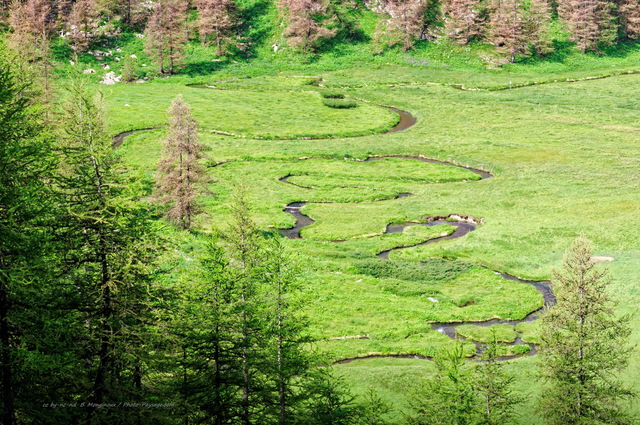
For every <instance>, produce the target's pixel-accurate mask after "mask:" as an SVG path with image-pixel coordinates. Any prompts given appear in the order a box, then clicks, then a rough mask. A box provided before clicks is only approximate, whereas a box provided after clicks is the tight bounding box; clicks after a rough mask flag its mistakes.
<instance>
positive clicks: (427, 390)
mask: <svg viewBox="0 0 640 425" xmlns="http://www.w3.org/2000/svg"><path fill="white" fill-rule="evenodd" d="M465 359H466V357H465V353H464V347H463V345H462V343H460V342H457V343H456V346H455V347H454V348H453V349H452V350H450V351H449V350H447V351H443V352H441V353H439V354H438V355H437V356H435V357H434V362H435V366H436V374H435V376H434V377H433V378H432V379H431V380H429V381H427V384H426V386H425V387H424V388H421V389H420V390H419V392H418V393H417V394H416V396H415V398H414V400H413V401H412V405H413V408H414V410H415V411H416V414H415V415H414V416H413V417H412V418H410V419H409V423H410V424H412V425H443V424H448V425H471V424H474V423H475V421H476V419H477V396H476V392H475V389H474V388H473V385H472V380H473V379H472V373H473V371H472V369H471V367H470V366H469V365H468V364H466V360H465Z"/></svg>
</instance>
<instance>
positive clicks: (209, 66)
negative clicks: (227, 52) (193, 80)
mask: <svg viewBox="0 0 640 425" xmlns="http://www.w3.org/2000/svg"><path fill="white" fill-rule="evenodd" d="M227 65H228V62H227V61H200V62H192V63H188V64H186V65H185V66H184V67H183V68H181V69H180V72H179V74H182V75H188V76H189V77H197V76H201V75H209V74H213V73H214V72H217V71H220V70H221V69H223V68H225V67H226V66H227Z"/></svg>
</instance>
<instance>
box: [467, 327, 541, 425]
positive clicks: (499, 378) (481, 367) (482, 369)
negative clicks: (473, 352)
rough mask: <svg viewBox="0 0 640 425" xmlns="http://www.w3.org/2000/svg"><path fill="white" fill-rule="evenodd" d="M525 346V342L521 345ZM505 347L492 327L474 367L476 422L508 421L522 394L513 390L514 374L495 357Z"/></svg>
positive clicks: (497, 423) (496, 423)
mask: <svg viewBox="0 0 640 425" xmlns="http://www.w3.org/2000/svg"><path fill="white" fill-rule="evenodd" d="M525 347H527V348H529V347H528V346H525ZM504 351H505V347H504V345H503V344H501V343H499V342H498V340H497V338H496V333H495V329H494V330H493V333H492V339H491V341H490V342H489V343H488V344H487V345H486V346H485V352H484V354H483V355H482V363H480V364H478V365H477V366H476V368H475V379H474V381H473V386H474V388H475V390H476V392H477V394H478V396H479V398H480V409H479V416H480V420H479V422H478V423H479V424H481V425H505V424H509V423H512V421H513V418H514V417H515V416H516V407H517V406H518V404H519V403H522V402H523V401H524V398H522V397H520V396H518V395H517V394H515V393H514V392H513V389H512V386H513V383H514V381H515V378H514V377H513V376H511V375H508V374H507V372H505V370H504V363H500V362H498V358H499V356H500V354H501V353H502V352H504Z"/></svg>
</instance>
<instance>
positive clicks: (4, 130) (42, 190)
mask: <svg viewBox="0 0 640 425" xmlns="http://www.w3.org/2000/svg"><path fill="white" fill-rule="evenodd" d="M40 131H42V128H41V127H40V126H39V125H38V123H37V120H36V116H35V115H34V111H33V109H32V107H30V99H29V98H28V97H27V96H26V94H25V91H24V86H23V85H21V84H18V83H17V82H16V77H15V76H14V74H13V71H12V70H11V69H10V67H9V66H8V64H7V63H6V62H5V61H4V60H3V59H0V170H1V172H0V422H1V423H2V424H6V425H14V424H16V423H17V418H18V417H19V418H20V420H21V421H30V420H32V419H34V418H38V417H40V420H41V421H42V420H43V416H42V415H41V413H42V412H41V411H40V409H41V406H42V398H43V397H44V398H49V397H52V398H53V397H54V388H55V387H54V388H51V387H48V388H42V386H41V385H34V384H35V383H36V382H38V379H41V380H42V381H40V382H48V380H50V381H49V382H50V384H51V385H54V386H55V385H56V384H59V383H60V381H59V379H55V378H54V377H53V376H55V375H53V374H51V373H48V372H50V371H51V369H50V368H51V367H54V368H55V367H56V366H59V363H58V360H60V359H62V358H63V356H62V353H63V352H64V347H60V348H62V350H60V351H58V352H55V351H53V352H52V351H50V348H51V344H55V342H59V343H60V345H63V342H64V341H63V339H62V338H60V340H59V341H55V339H54V338H53V337H52V334H51V333H53V334H55V333H56V332H59V331H60V330H61V329H62V328H61V323H62V322H63V319H62V317H58V318H57V319H52V317H51V314H50V313H49V309H47V308H46V306H47V304H48V303H49V302H51V301H52V298H51V297H50V295H51V292H52V285H51V284H50V279H51V277H52V276H51V275H52V273H50V272H48V267H47V264H48V262H49V260H50V259H51V257H50V251H49V248H50V247H51V245H50V238H49V234H50V231H47V221H50V220H47V218H46V217H47V216H48V211H49V210H50V209H51V208H52V202H51V200H52V197H51V194H50V192H49V191H48V186H49V181H50V175H51V165H52V164H53V163H52V162H51V153H50V150H49V148H48V146H47V144H46V143H45V140H46V139H44V138H38V137H37V135H38V133H39V132H40ZM60 292H63V291H60ZM55 295H56V296H60V295H61V293H57V294H55ZM48 320H50V322H49V328H47V329H42V328H40V327H39V325H41V324H42V323H44V322H46V321H48ZM62 326H64V324H63V325H62ZM45 335H46V337H45ZM45 341H46V342H45ZM54 348H55V347H54ZM67 370H68V369H64V368H62V367H61V369H60V370H59V371H55V374H57V373H64V372H65V371H67ZM32 379H35V382H34V380H32ZM57 389H59V390H60V392H61V393H64V389H63V388H61V387H58V388H57ZM38 398H40V399H39V400H38ZM53 418H58V419H59V416H58V415H53V414H50V415H49V420H51V419H53Z"/></svg>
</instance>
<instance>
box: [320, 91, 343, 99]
mask: <svg viewBox="0 0 640 425" xmlns="http://www.w3.org/2000/svg"><path fill="white" fill-rule="evenodd" d="M320 94H321V95H322V97H324V98H325V99H344V93H340V92H336V91H322V92H320Z"/></svg>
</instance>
